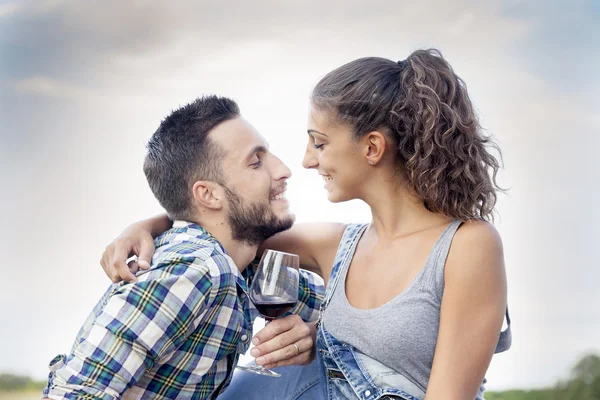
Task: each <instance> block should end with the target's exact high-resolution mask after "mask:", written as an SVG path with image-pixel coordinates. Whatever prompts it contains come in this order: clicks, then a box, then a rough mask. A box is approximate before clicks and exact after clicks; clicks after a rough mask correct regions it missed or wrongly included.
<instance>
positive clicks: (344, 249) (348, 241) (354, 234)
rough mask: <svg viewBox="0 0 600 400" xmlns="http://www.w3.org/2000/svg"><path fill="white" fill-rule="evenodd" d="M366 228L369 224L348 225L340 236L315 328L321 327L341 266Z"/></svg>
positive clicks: (352, 251) (351, 253) (352, 252)
mask: <svg viewBox="0 0 600 400" xmlns="http://www.w3.org/2000/svg"><path fill="white" fill-rule="evenodd" d="M367 226H369V224H349V225H348V226H347V227H346V230H345V231H344V234H343V235H342V240H341V241H340V245H339V246H338V251H337V254H336V256H335V260H334V261H333V267H332V268H331V274H330V275H329V283H328V284H327V286H326V287H325V296H324V298H323V301H322V302H321V306H320V308H319V319H318V320H317V322H316V324H315V326H316V327H317V328H318V327H319V325H321V322H322V319H323V312H324V311H325V308H327V305H328V304H329V302H330V301H331V296H332V295H333V292H334V291H335V288H336V286H337V284H338V281H339V280H340V275H341V274H340V269H341V267H342V266H343V265H346V264H347V262H348V258H349V257H352V255H353V254H354V249H355V248H356V245H357V244H358V239H360V237H361V236H362V234H363V232H364V231H365V229H366V228H367Z"/></svg>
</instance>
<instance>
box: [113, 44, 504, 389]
mask: <svg viewBox="0 0 600 400" xmlns="http://www.w3.org/2000/svg"><path fill="white" fill-rule="evenodd" d="M311 103H312V108H311V111H310V113H309V118H308V145H307V148H306V153H305V156H304V160H303V166H304V167H305V168H310V169H314V170H316V171H317V172H318V173H319V175H321V176H322V177H323V180H324V182H325V189H326V190H327V195H328V199H329V200H330V201H332V202H343V201H347V200H352V199H360V200H363V201H364V202H365V203H367V204H368V205H369V207H370V208H371V214H372V220H371V223H369V224H358V225H356V224H350V225H348V226H346V225H342V224H334V223H323V224H298V225H296V226H294V227H293V228H292V229H290V230H289V231H286V232H283V233H281V234H279V235H277V236H275V237H273V238H271V239H269V240H268V241H267V242H265V244H264V246H263V247H265V248H274V249H279V250H283V251H288V252H293V253H296V254H299V255H300V259H301V262H302V264H303V265H304V266H305V267H306V268H308V269H312V270H314V271H316V272H318V273H319V274H320V275H321V276H322V277H323V278H324V279H325V282H326V284H327V294H326V297H325V300H324V302H323V311H322V313H321V318H320V319H319V321H320V323H317V325H318V336H317V350H318V352H317V353H318V355H319V357H320V358H319V362H320V365H321V367H322V370H323V372H324V375H323V380H322V381H323V382H324V385H325V392H324V394H323V396H325V397H326V398H328V399H339V398H348V399H354V398H361V399H362V398H365V399H367V398H368V399H371V398H373V399H375V398H385V396H389V398H407V399H412V398H418V399H422V398H425V399H482V398H483V395H482V393H483V382H484V375H485V372H486V370H487V368H488V365H489V363H490V360H491V357H492V355H493V354H494V351H502V350H505V349H506V348H508V346H509V344H510V343H509V342H510V337H509V335H508V333H509V332H506V333H503V334H500V331H501V327H502V322H503V317H504V314H505V310H506V277H505V271H504V259H503V250H502V242H501V239H500V237H499V235H498V233H497V231H496V230H495V229H494V227H493V226H492V225H491V224H490V223H489V222H487V221H489V220H491V219H492V214H493V211H494V206H495V202H496V193H497V191H498V186H497V185H496V182H495V175H496V172H497V170H498V168H499V165H498V161H497V160H496V158H495V157H494V156H493V155H492V154H490V152H489V151H488V148H487V147H488V145H490V144H491V142H489V139H488V138H486V137H484V136H483V135H482V132H481V128H480V126H479V123H478V120H477V117H476V115H475V112H474V110H473V106H472V104H471V101H470V99H469V96H468V94H467V91H466V87H465V85H464V83H463V82H462V80H461V79H460V78H459V77H458V76H457V75H456V74H455V73H454V72H453V70H452V68H451V66H450V65H449V64H448V63H447V61H446V60H445V59H444V58H443V57H442V55H441V54H440V53H439V52H438V51H437V50H418V51H415V52H413V53H412V54H411V55H409V57H408V58H407V59H406V60H403V61H401V62H394V61H390V60H387V59H383V58H362V59H358V60H355V61H352V62H350V63H348V64H346V65H343V66H341V67H340V68H338V69H336V70H334V71H332V72H330V73H329V74H327V75H326V76H325V77H324V78H323V79H321V81H319V83H318V84H317V85H316V87H315V88H314V90H313V93H312V98H311ZM140 224H141V225H140V226H139V227H142V226H144V230H142V229H133V230H130V231H128V232H129V233H126V234H125V238H124V239H121V240H122V242H119V243H117V246H116V247H117V250H115V249H114V248H109V252H115V251H116V253H117V254H123V255H122V256H121V257H118V258H117V260H116V261H117V262H118V261H123V259H124V254H126V253H128V252H129V251H131V250H132V248H135V247H136V245H134V244H137V243H141V242H142V241H146V242H147V241H148V240H149V238H150V237H149V236H148V232H146V231H155V232H154V233H156V231H157V230H159V231H160V230H161V229H164V225H165V223H164V218H163V219H160V220H159V219H155V220H151V222H150V223H148V222H145V223H140ZM147 226H148V227H147ZM139 227H138V228H139ZM159 227H160V229H157V228H159ZM132 243H134V244H132ZM112 254H114V253H111V254H109V255H108V256H107V255H106V254H105V260H107V261H106V262H107V263H109V264H114V263H115V260H114V259H113V258H114V257H113V255H112ZM110 268H111V267H108V269H110ZM108 273H109V275H111V274H115V270H114V269H113V270H111V271H109V272H108ZM260 339H261V340H262V341H264V340H265V338H260ZM261 343H262V342H261ZM258 350H259V351H262V354H261V356H263V358H262V359H261V358H259V359H258V360H257V362H259V363H266V364H267V365H268V366H272V365H271V364H270V360H269V357H268V353H270V352H269V351H268V350H267V349H266V348H261V347H260V346H259V347H258ZM265 351H266V353H267V354H265ZM281 364H282V363H280V365H281ZM394 396H395V397H394Z"/></svg>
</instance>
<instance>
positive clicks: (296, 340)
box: [250, 315, 317, 369]
mask: <svg viewBox="0 0 600 400" xmlns="http://www.w3.org/2000/svg"><path fill="white" fill-rule="evenodd" d="M316 336H317V329H316V328H315V326H314V324H313V323H311V322H304V321H302V319H301V318H300V317H299V316H297V315H288V316H287V317H284V318H279V319H276V320H275V321H272V322H270V323H269V324H267V326H265V327H264V328H263V329H262V330H261V331H260V332H258V333H257V334H256V335H255V336H254V339H252V342H253V343H254V345H255V346H256V347H254V348H253V349H252V350H251V351H250V354H251V355H252V356H253V357H256V364H258V365H262V366H264V367H265V368H268V369H271V368H276V367H283V366H286V365H307V364H310V362H311V361H312V360H313V359H314V358H315V343H316Z"/></svg>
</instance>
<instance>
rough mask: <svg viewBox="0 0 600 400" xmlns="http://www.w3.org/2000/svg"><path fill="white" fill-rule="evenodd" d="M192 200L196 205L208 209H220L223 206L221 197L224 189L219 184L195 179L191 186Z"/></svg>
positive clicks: (223, 194)
mask: <svg viewBox="0 0 600 400" xmlns="http://www.w3.org/2000/svg"><path fill="white" fill-rule="evenodd" d="M192 193H193V195H194V201H195V202H196V204H197V206H199V207H203V208H208V209H210V210H220V209H221V208H223V199H224V198H225V191H224V190H223V188H222V187H221V185H219V184H217V183H215V182H212V181H197V182H196V183H194V186H193V187H192Z"/></svg>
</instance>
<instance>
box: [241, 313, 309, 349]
mask: <svg viewBox="0 0 600 400" xmlns="http://www.w3.org/2000/svg"><path fill="white" fill-rule="evenodd" d="M300 324H302V325H305V323H304V321H302V318H300V317H299V316H297V315H288V316H287V317H283V318H278V319H276V320H275V321H272V322H270V323H268V324H267V325H266V326H265V327H264V328H263V329H261V330H260V331H259V332H258V333H257V334H256V335H254V338H253V339H252V343H254V345H255V346H258V345H259V344H261V343H264V342H267V341H269V340H271V339H273V338H274V337H276V336H278V335H281V334H282V333H283V332H286V331H289V330H291V329H293V328H294V326H296V325H300ZM288 344H289V343H288Z"/></svg>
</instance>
